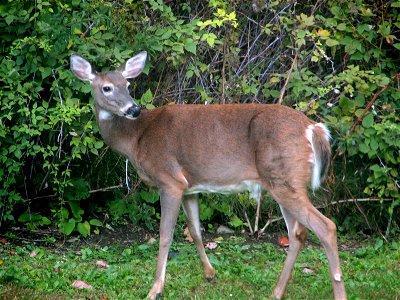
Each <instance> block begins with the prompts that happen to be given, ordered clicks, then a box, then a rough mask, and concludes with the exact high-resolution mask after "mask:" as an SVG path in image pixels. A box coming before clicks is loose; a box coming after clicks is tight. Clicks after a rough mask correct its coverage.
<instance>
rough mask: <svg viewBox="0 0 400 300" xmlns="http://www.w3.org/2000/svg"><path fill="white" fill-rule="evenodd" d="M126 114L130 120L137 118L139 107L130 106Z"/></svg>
mask: <svg viewBox="0 0 400 300" xmlns="http://www.w3.org/2000/svg"><path fill="white" fill-rule="evenodd" d="M126 114H127V115H128V116H130V117H132V118H137V117H138V116H139V115H140V107H139V106H137V105H132V106H131V107H129V108H128V110H127V111H126Z"/></svg>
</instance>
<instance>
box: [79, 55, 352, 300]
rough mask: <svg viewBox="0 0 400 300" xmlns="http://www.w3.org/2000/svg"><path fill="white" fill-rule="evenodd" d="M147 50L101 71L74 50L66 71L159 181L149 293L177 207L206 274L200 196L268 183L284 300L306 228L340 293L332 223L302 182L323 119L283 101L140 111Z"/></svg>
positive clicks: (318, 151) (321, 143) (160, 273)
mask: <svg viewBox="0 0 400 300" xmlns="http://www.w3.org/2000/svg"><path fill="white" fill-rule="evenodd" d="M145 60H146V52H141V53H139V54H138V55H136V56H135V57H133V58H131V59H129V60H128V61H127V62H126V64H125V65H124V66H123V67H122V68H121V69H119V70H116V71H113V72H107V73H97V72H95V71H94V70H93V69H92V66H91V65H90V63H89V62H87V61H86V60H84V59H83V58H81V57H80V56H77V55H73V56H71V69H72V72H73V73H74V74H75V75H76V76H77V77H78V78H80V79H81V80H86V81H89V82H90V84H91V85H92V88H93V95H94V100H95V110H96V117H97V121H98V124H99V128H100V133H101V135H102V136H103V138H104V140H105V142H106V143H107V144H108V145H110V146H111V147H112V148H113V149H114V150H116V151H118V152H119V153H121V154H122V155H124V156H126V157H127V158H128V159H129V160H130V161H131V163H132V164H133V165H134V166H135V168H136V170H137V172H138V174H139V175H140V176H141V178H142V179H143V180H144V181H145V182H147V183H148V184H149V185H151V186H155V187H157V188H158V189H159V192H160V195H161V198H160V202H161V224H160V249H159V255H158V264H157V271H156V276H155V282H154V285H153V287H152V289H151V290H150V292H149V294H148V297H149V298H151V299H155V298H157V297H159V296H160V295H161V293H162V291H163V288H164V281H165V272H166V265H167V257H168V251H169V247H170V245H171V242H172V237H173V230H174V227H175V224H176V220H177V217H178V213H179V208H180V206H181V205H182V206H183V209H184V212H185V214H186V218H187V223H188V227H189V230H190V234H191V236H192V237H193V240H194V242H195V244H196V246H197V249H198V252H199V255H200V259H201V261H202V263H203V267H204V273H205V277H206V278H208V279H212V278H214V276H215V271H214V268H213V267H212V266H211V264H210V262H209V260H208V258H207V255H206V252H205V250H204V246H203V243H202V239H201V232H200V220H199V205H198V198H197V194H198V193H202V192H217V193H236V192H239V191H245V190H248V191H250V192H252V193H254V194H257V193H258V192H259V191H260V190H261V189H262V190H266V191H268V192H269V193H270V194H271V195H272V197H273V198H274V199H275V200H276V201H277V202H278V203H279V205H280V207H281V211H282V214H283V216H284V218H285V222H286V225H287V229H288V233H289V242H290V246H289V251H288V256H287V258H286V261H285V264H284V267H283V271H282V273H281V275H280V277H279V280H278V283H277V284H276V286H275V289H274V293H273V295H274V297H276V298H278V299H281V298H282V297H283V295H284V292H285V289H286V286H287V284H288V281H289V279H290V276H291V273H292V269H293V265H294V262H295V260H296V257H297V255H298V253H299V251H300V249H301V247H302V246H303V244H304V241H305V238H306V236H307V230H306V228H309V229H310V230H312V231H313V232H314V233H315V234H316V235H317V237H318V238H319V239H320V240H321V242H322V245H323V246H324V248H325V251H326V255H327V257H328V262H329V267H330V275H331V279H332V284H333V291H334V295H335V298H336V299H345V298H346V292H345V288H344V283H343V277H342V273H341V270H340V263H339V257H338V249H337V241H336V226H335V224H334V223H333V222H332V221H331V220H329V219H328V218H326V217H325V216H323V215H322V214H321V213H320V212H319V211H318V210H317V209H316V208H315V207H314V206H313V205H312V204H311V202H310V201H309V198H308V196H307V184H308V182H309V181H310V179H311V183H312V187H313V188H317V187H318V186H319V183H320V181H321V177H322V176H323V175H324V174H325V172H326V170H327V168H328V165H329V157H330V151H331V150H330V145H329V132H328V130H327V129H326V127H325V126H324V125H322V124H320V123H318V124H316V123H315V122H313V121H311V120H310V119H308V118H307V117H306V116H304V115H303V114H302V113H300V112H298V111H295V110H293V109H290V108H288V107H285V106H281V105H254V104H245V105H240V104H236V105H168V106H163V107H159V108H157V109H154V110H150V111H143V112H142V111H141V110H140V108H139V107H138V106H137V105H136V104H135V103H134V102H133V101H132V98H131V97H130V95H129V91H128V85H129V83H128V81H127V79H128V78H134V77H136V76H138V75H139V74H140V73H141V72H142V70H143V67H144V65H145Z"/></svg>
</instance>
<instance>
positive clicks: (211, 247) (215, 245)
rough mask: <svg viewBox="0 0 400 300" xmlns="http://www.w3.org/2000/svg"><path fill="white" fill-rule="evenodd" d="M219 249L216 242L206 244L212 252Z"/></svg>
mask: <svg viewBox="0 0 400 300" xmlns="http://www.w3.org/2000/svg"><path fill="white" fill-rule="evenodd" d="M217 247H218V244H217V243H216V242H208V243H207V244H206V248H207V249H210V250H214V249H216V248H217Z"/></svg>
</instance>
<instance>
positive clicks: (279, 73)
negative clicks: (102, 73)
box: [0, 0, 400, 236]
mask: <svg viewBox="0 0 400 300" xmlns="http://www.w3.org/2000/svg"><path fill="white" fill-rule="evenodd" d="M399 7H400V2H399V1H367V0H350V1H348V0H347V1H329V0H327V1H301V2H296V1H258V0H255V1H253V2H250V1H239V0H210V1H169V0H168V1H167V0H165V1H161V0H145V1H133V0H125V1H104V0H96V1H89V2H86V1H80V0H72V1H42V0H37V1H35V2H30V1H11V0H9V1H3V2H2V4H0V37H1V38H0V43H1V47H0V61H1V65H0V104H1V105H0V118H1V122H0V166H1V168H0V227H3V226H11V225H16V224H17V225H18V226H24V227H27V228H29V229H36V228H39V227H41V226H49V225H50V226H57V227H58V228H59V230H60V231H61V232H62V233H64V234H66V235H69V234H72V233H74V232H79V233H80V234H81V235H83V236H87V235H89V234H91V233H93V232H95V233H96V232H98V230H99V228H101V227H102V226H105V225H106V224H108V223H109V222H116V223H124V222H134V223H136V224H140V225H144V226H146V227H148V228H150V229H153V227H154V225H155V224H157V219H158V218H159V207H158V202H157V200H158V194H157V193H156V192H155V191H153V190H149V189H148V188H147V187H146V186H144V185H143V184H142V183H141V182H140V179H139V178H138V177H137V176H136V174H135V172H134V170H133V169H131V168H128V170H127V172H128V175H129V176H128V177H129V182H128V186H129V188H130V191H128V190H127V189H126V187H125V181H126V179H125V160H124V159H123V158H121V157H119V156H118V155H117V154H115V153H113V152H112V151H111V150H110V149H109V148H108V147H106V145H104V143H103V141H102V139H101V137H100V135H99V132H98V128H97V125H96V123H95V119H94V115H93V100H92V98H91V97H90V96H89V95H90V94H89V92H90V87H89V86H88V85H87V84H85V83H83V82H80V81H78V80H77V79H75V78H74V77H73V75H72V73H71V72H70V71H69V65H68V64H69V62H68V59H69V56H70V55H71V54H72V53H79V54H80V55H82V56H84V57H86V58H87V59H88V60H90V61H92V62H95V66H96V68H97V69H99V70H106V69H113V68H115V67H117V66H119V65H120V64H122V63H123V62H124V61H125V60H126V59H128V58H129V57H131V56H133V55H134V54H136V53H138V52H139V51H143V50H146V51H147V52H148V53H149V59H148V63H147V64H146V68H145V72H144V73H145V74H144V75H141V76H140V77H139V78H138V79H137V80H135V81H134V82H133V84H132V95H133V97H134V98H135V99H137V101H138V103H140V105H142V106H144V107H147V108H148V109H152V108H154V107H155V106H160V105H166V104H172V103H175V104H183V103H221V104H223V103H250V102H255V103H282V104H283V105H288V106H292V107H294V108H296V109H298V110H301V111H303V112H304V113H306V114H307V115H308V116H309V117H310V118H312V119H314V120H316V121H323V122H325V123H326V124H327V125H328V126H329V128H330V130H331V132H332V135H333V148H334V155H333V162H332V167H331V171H330V175H329V178H328V180H327V184H326V186H325V188H324V191H322V192H320V193H316V194H315V195H314V196H313V198H314V202H315V204H316V206H318V207H319V208H320V209H323V210H324V211H325V213H327V214H329V215H330V216H331V217H333V218H334V219H335V220H336V222H337V224H338V225H339V230H343V231H353V232H359V231H362V232H366V231H370V232H371V231H372V232H376V231H377V232H380V233H382V235H385V236H389V235H390V234H391V233H394V232H397V233H398V232H399V224H400V223H399V222H400V219H399V205H400V197H399V187H400V181H399V170H400V168H399V166H400V125H399V118H400V117H399V106H400V90H399V80H400V78H399V76H400V74H399V67H398V66H399V58H400V55H399V49H400V41H399V37H400V35H399V30H400V17H399V15H400V14H399V12H400V11H399V10H400V9H399ZM265 197H266V201H264V207H263V208H264V210H263V211H264V212H263V214H262V219H263V220H264V221H266V219H268V218H271V217H272V216H273V215H275V213H277V208H276V206H275V205H274V204H273V202H272V201H270V200H271V199H269V198H268V196H267V195H266V196H265ZM254 206H255V205H254V201H253V200H251V201H249V200H248V195H247V194H242V195H238V196H231V197H230V198H229V201H227V199H226V196H219V195H206V196H203V197H202V201H201V207H202V215H201V218H202V221H203V222H205V223H206V224H208V227H209V228H210V229H212V227H213V224H215V223H216V222H219V223H229V224H230V225H231V226H234V227H239V228H240V227H243V226H244V225H245V223H246V218H248V217H250V218H252V217H253V216H254V215H255V208H254Z"/></svg>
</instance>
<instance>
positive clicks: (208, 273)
mask: <svg viewBox="0 0 400 300" xmlns="http://www.w3.org/2000/svg"><path fill="white" fill-rule="evenodd" d="M198 200H199V199H198V196H197V195H186V196H184V197H183V210H184V212H185V216H186V222H187V225H188V228H189V232H190V235H191V236H192V238H193V241H194V243H195V245H196V247H197V251H198V252H199V256H200V260H201V262H202V263H203V269H204V276H205V277H206V279H207V280H212V279H214V277H215V270H214V268H213V267H212V266H211V264H210V261H209V260H208V257H207V254H206V251H205V249H204V245H203V241H202V239H201V230H200V216H199V201H198Z"/></svg>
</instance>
